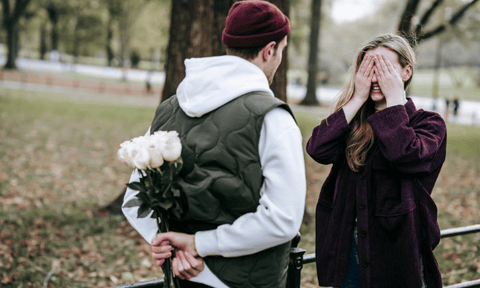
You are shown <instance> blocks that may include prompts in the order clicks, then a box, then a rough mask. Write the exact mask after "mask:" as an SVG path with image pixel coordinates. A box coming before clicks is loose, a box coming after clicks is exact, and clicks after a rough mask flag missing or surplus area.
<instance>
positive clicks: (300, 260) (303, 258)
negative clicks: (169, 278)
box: [113, 224, 480, 288]
mask: <svg viewBox="0 0 480 288" xmlns="http://www.w3.org/2000/svg"><path fill="white" fill-rule="evenodd" d="M478 232H480V224H478V225H472V226H466V227H460V228H451V229H445V230H442V231H441V233H440V237H441V238H448V237H454V236H459V235H467V234H473V233H478ZM299 242H300V236H297V237H296V238H295V239H294V240H293V242H292V250H291V252H290V264H289V267H288V276H287V287H286V288H300V280H301V274H302V269H303V265H304V264H309V263H314V262H315V253H312V254H307V255H304V254H305V250H303V249H301V248H298V247H297V246H298V243H299ZM153 287H155V288H163V287H164V286H163V279H157V280H152V281H144V282H137V283H132V284H125V285H119V286H115V287H113V288H153ZM475 287H480V279H478V280H473V281H468V282H462V283H458V284H454V285H450V286H446V287H444V288H475Z"/></svg>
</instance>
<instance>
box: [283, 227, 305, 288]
mask: <svg viewBox="0 0 480 288" xmlns="http://www.w3.org/2000/svg"><path fill="white" fill-rule="evenodd" d="M300 239H301V237H300V233H298V234H297V236H295V238H293V240H292V248H291V250H290V262H289V264H288V272H287V288H300V280H301V278H302V268H303V254H305V250H303V249H300V248H298V243H299V242H300Z"/></svg>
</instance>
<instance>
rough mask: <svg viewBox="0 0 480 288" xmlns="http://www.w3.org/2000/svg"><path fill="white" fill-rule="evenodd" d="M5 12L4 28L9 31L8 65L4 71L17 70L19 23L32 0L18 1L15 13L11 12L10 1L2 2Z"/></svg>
mask: <svg viewBox="0 0 480 288" xmlns="http://www.w3.org/2000/svg"><path fill="white" fill-rule="evenodd" d="M1 3H2V10H3V11H2V12H3V26H4V28H5V30H7V47H8V55H7V63H6V64H5V66H4V69H17V65H16V64H15V60H16V59H17V55H18V21H19V20H20V17H21V16H22V15H23V13H24V12H25V9H27V6H28V3H30V0H16V1H15V7H14V8H13V13H12V12H11V11H10V2H9V0H1Z"/></svg>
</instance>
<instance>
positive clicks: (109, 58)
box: [105, 20, 114, 67]
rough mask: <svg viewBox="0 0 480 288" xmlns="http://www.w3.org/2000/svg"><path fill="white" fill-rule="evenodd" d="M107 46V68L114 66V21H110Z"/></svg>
mask: <svg viewBox="0 0 480 288" xmlns="http://www.w3.org/2000/svg"><path fill="white" fill-rule="evenodd" d="M107 26H108V27H107V45H106V47H105V50H106V52H107V66H109V67H110V66H112V61H113V57H114V55H113V49H112V38H113V31H112V21H111V20H109V21H108V25H107Z"/></svg>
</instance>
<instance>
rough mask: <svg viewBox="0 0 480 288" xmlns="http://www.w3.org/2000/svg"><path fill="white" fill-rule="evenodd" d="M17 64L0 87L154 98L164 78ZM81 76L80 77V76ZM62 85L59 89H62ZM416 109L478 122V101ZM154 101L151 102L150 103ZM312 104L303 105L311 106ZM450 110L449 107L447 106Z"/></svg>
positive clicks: (324, 90)
mask: <svg viewBox="0 0 480 288" xmlns="http://www.w3.org/2000/svg"><path fill="white" fill-rule="evenodd" d="M4 63H5V57H0V65H3V64H4ZM16 63H17V66H18V67H19V68H20V70H21V72H7V71H2V72H1V73H0V81H1V82H2V86H1V87H4V88H8V89H31V90H40V91H53V92H60V93H65V92H66V91H69V92H71V91H72V90H73V91H76V92H79V91H88V92H91V93H103V94H106V93H107V94H108V93H110V94H119V95H133V96H141V95H142V96H154V97H152V98H158V97H159V95H160V94H161V87H162V86H163V82H164V81H165V74H164V73H163V72H161V71H150V72H149V71H146V70H140V69H124V68H118V67H104V66H94V65H85V64H75V65H72V64H69V63H62V62H52V61H42V60H34V59H22V58H20V59H17V62H16ZM67 72H68V73H72V72H73V73H77V74H79V75H84V76H87V77H85V79H81V80H79V79H78V77H77V78H75V79H69V78H68V77H62V74H65V73H67ZM80 78H81V77H80ZM147 79H148V80H149V82H150V84H151V87H152V89H151V90H150V91H147V90H146V81H147ZM62 88H63V89H62ZM339 92H340V90H339V89H335V88H328V87H319V88H317V99H318V101H319V102H320V103H322V104H323V106H328V104H329V103H331V102H332V101H333V100H334V99H335V97H336V96H337V95H338V93H339ZM305 93H306V89H305V87H304V86H299V85H295V84H289V85H288V86H287V98H288V102H289V103H290V104H292V105H295V104H296V103H298V102H300V101H301V100H302V99H303V97H304V95H305ZM410 97H411V98H412V99H413V100H414V102H415V105H416V106H417V108H422V109H424V110H429V111H435V112H438V113H439V114H441V115H442V116H443V117H444V118H445V119H448V121H450V122H455V123H458V124H464V125H480V102H475V101H461V102H460V106H459V109H458V114H457V116H454V115H453V114H452V112H451V111H450V115H448V117H445V116H446V115H445V113H444V111H445V101H443V99H433V98H429V97H418V96H415V95H411V96H410ZM153 103H154V102H153ZM315 108H316V107H305V109H315ZM450 110H452V109H450Z"/></svg>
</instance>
